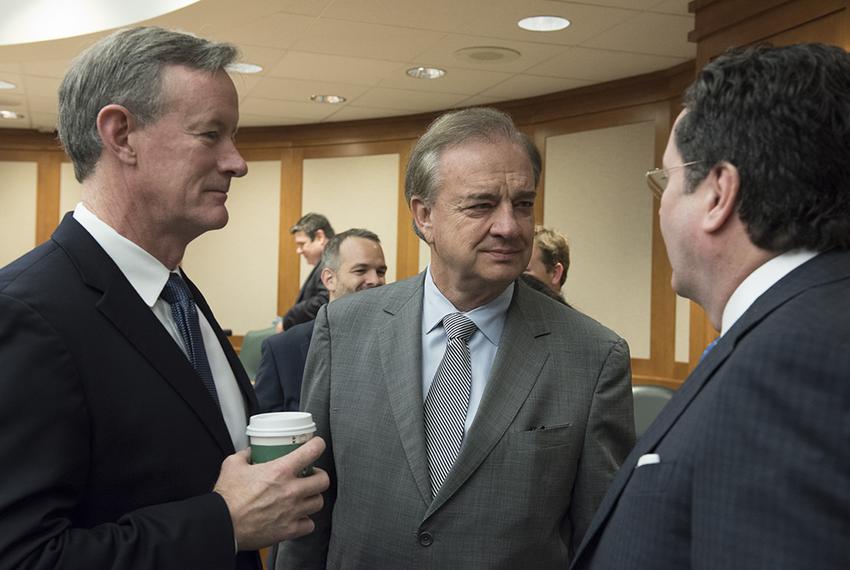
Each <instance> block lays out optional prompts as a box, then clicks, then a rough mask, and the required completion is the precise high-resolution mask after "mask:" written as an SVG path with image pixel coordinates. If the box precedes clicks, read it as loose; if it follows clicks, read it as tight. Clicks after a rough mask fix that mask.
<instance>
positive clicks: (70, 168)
mask: <svg viewBox="0 0 850 570" xmlns="http://www.w3.org/2000/svg"><path fill="white" fill-rule="evenodd" d="M82 192H83V187H82V186H81V185H80V183H79V182H77V179H76V178H74V165H72V164H71V163H70V162H63V163H62V167H61V177H60V179H59V218H60V219H61V218H62V216H64V215H65V213H66V212H70V211H72V210H73V209H74V207H75V206H76V205H77V203H79V201H80V195H81V194H82Z"/></svg>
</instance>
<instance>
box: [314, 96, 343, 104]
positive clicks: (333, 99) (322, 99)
mask: <svg viewBox="0 0 850 570" xmlns="http://www.w3.org/2000/svg"><path fill="white" fill-rule="evenodd" d="M310 101H314V102H316V103H330V104H331V105H337V104H339V103H345V97H343V96H342V95H313V96H312V97H310Z"/></svg>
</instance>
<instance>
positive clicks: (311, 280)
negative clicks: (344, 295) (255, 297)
mask: <svg viewBox="0 0 850 570" xmlns="http://www.w3.org/2000/svg"><path fill="white" fill-rule="evenodd" d="M327 302H328V290H327V289H326V288H325V284H324V283H322V264H321V263H317V264H316V265H315V267H313V270H312V271H311V272H310V275H308V276H307V279H306V281H304V285H302V286H301V291H300V292H299V293H298V298H297V299H296V300H295V304H294V305H293V306H292V307H291V308H290V309H289V310H288V311H287V312H286V314H285V315H283V330H287V329H289V327H291V326H294V325H297V324H299V323H306V322H307V321H312V320H313V319H315V318H316V313H318V312H319V308H320V307H321V306H322V305H324V304H325V303H327Z"/></svg>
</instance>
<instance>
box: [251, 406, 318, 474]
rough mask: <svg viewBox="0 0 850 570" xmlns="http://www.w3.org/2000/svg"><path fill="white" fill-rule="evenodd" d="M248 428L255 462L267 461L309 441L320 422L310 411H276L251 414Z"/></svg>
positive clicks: (253, 461) (252, 459) (252, 460)
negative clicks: (315, 421) (314, 420)
mask: <svg viewBox="0 0 850 570" xmlns="http://www.w3.org/2000/svg"><path fill="white" fill-rule="evenodd" d="M246 432H247V434H248V439H249V440H250V442H251V463H265V462H266V461H272V460H273V459H277V458H278V457H283V456H284V455H286V454H287V453H290V452H291V451H294V450H295V449H298V448H299V447H300V446H301V445H303V444H304V443H306V442H307V441H309V440H310V438H311V437H313V434H315V433H316V424H315V423H314V422H313V415H312V414H310V413H309V412H272V413H268V414H257V415H255V416H251V420H250V421H249V422H248V429H247V430H246ZM307 471H309V469H308V470H307Z"/></svg>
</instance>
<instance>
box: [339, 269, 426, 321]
mask: <svg viewBox="0 0 850 570" xmlns="http://www.w3.org/2000/svg"><path fill="white" fill-rule="evenodd" d="M421 291H422V274H419V275H414V276H413V277H410V278H408V279H403V280H401V281H396V282H395V283H390V284H389V285H384V286H382V287H373V288H372V289H366V290H364V291H358V292H357V293H352V294H350V295H346V296H345V297H343V298H341V299H337V300H336V301H334V302H333V303H330V304H328V315H339V314H348V313H362V314H368V313H371V312H377V310H378V309H387V310H388V311H390V312H394V311H396V310H398V309H399V308H400V307H401V306H403V305H404V304H405V303H407V302H408V301H410V300H411V299H412V298H414V297H415V295H416V294H417V293H419V294H420V295H421Z"/></svg>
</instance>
